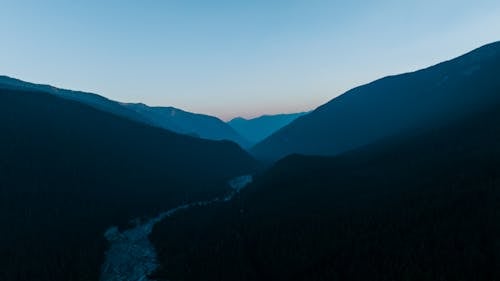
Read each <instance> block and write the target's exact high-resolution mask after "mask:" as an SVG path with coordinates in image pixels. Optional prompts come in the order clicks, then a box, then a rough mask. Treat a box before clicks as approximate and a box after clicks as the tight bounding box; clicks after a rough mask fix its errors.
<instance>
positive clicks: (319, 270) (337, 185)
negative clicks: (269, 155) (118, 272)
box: [153, 103, 500, 281]
mask: <svg viewBox="0 0 500 281" xmlns="http://www.w3.org/2000/svg"><path fill="white" fill-rule="evenodd" d="M499 123H500V103H495V104H491V105H488V106H484V107H483V108H482V109H481V110H478V111H476V112H474V113H471V114H468V115H467V116H463V117H461V118H458V119H456V120H454V121H453V122H451V123H449V124H445V125H443V124H441V125H436V126H429V127H428V128H426V129H423V130H419V131H414V130H411V131H407V132H406V133H404V134H403V133H402V134H400V135H398V136H395V137H391V138H389V139H384V140H382V141H379V142H377V143H374V144H371V145H368V146H365V147H362V148H360V149H357V150H354V151H350V152H348V153H344V154H341V155H338V156H336V157H319V156H299V155H291V156H288V157H286V158H285V159H282V160H280V161H278V162H277V163H276V164H275V165H274V166H273V167H272V168H271V169H270V170H269V171H267V172H265V173H264V174H262V175H261V176H260V177H258V178H257V179H256V181H255V182H254V184H252V185H251V186H250V187H248V188H247V189H245V190H244V191H243V192H242V194H241V195H240V197H239V199H237V200H235V201H233V202H231V203H230V204H223V205H219V206H213V207H208V208H199V209H198V210H190V211H187V212H184V213H182V214H179V215H178V216H175V217H173V218H171V219H169V220H166V221H164V222H162V223H161V224H160V225H158V226H157V227H156V228H155V230H154V232H153V241H154V244H155V245H156V247H157V248H158V252H159V253H160V260H161V262H162V267H161V269H160V270H159V271H158V272H157V275H158V276H159V277H164V278H166V279H167V280H169V279H171V280H177V279H178V280H180V279H182V280H200V279H203V280H219V281H224V280H231V281H237V280H308V281H315V280H360V281H361V280H415V281H417V280H497V279H500V244H499V243H498V237H499V236H500V160H499V159H500V126H499V125H498V124H499Z"/></svg>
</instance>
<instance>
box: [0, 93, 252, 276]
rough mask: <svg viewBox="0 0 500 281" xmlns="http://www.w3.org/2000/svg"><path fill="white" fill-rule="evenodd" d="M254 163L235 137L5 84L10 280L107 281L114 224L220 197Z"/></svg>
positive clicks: (2, 142)
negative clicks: (211, 136) (177, 129)
mask: <svg viewBox="0 0 500 281" xmlns="http://www.w3.org/2000/svg"><path fill="white" fill-rule="evenodd" d="M254 167H255V161H254V159H253V158H252V157H251V156H250V155H248V153H247V152H245V151H244V150H243V149H241V148H240V147H239V146H238V145H237V144H235V143H233V142H230V141H212V140H204V139H199V138H194V137H191V136H187V135H181V134H177V133H173V132H171V131H168V130H164V129H160V128H156V127H152V126H149V125H145V124H143V123H141V122H135V121H132V120H129V119H128V118H123V117H120V116H117V115H115V114H111V113H109V112H107V111H103V110H98V109H95V108H93V107H91V106H88V105H86V104H83V103H81V102H76V101H71V100H68V99H63V98H60V97H58V96H55V95H52V94H48V93H46V92H33V91H19V90H12V89H0V214H1V215H0V225H2V226H5V227H7V229H5V230H4V231H2V233H1V235H0V236H1V239H0V253H2V254H1V255H0V265H1V267H0V268H1V269H0V280H12V281H17V280H39V281H49V280H50V281H56V280H57V281H59V280H61V281H67V280H82V281H83V280H98V278H99V273H100V266H101V264H102V260H103V257H104V253H105V251H106V246H107V245H106V241H105V239H104V232H105V231H106V229H107V228H108V227H110V226H112V225H118V226H120V227H126V226H127V223H128V222H129V220H130V219H132V218H137V217H139V218H140V217H141V216H150V215H152V214H157V213H158V212H160V211H164V210H167V209H170V208H172V207H175V206H177V205H180V204H182V203H184V202H186V201H197V200H200V199H211V198H213V197H215V196H216V195H220V194H222V193H224V192H225V191H226V190H227V189H228V187H227V186H226V182H227V181H228V180H229V179H231V178H233V177H235V176H240V175H243V174H247V173H250V172H252V171H253V169H254Z"/></svg>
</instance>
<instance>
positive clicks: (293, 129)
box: [252, 42, 500, 161]
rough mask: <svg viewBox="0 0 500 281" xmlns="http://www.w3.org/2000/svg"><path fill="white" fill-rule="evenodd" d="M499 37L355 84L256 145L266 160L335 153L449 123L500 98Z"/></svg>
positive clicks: (258, 151) (260, 156) (255, 149)
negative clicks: (406, 70) (424, 66)
mask: <svg viewBox="0 0 500 281" xmlns="http://www.w3.org/2000/svg"><path fill="white" fill-rule="evenodd" d="M499 62H500V42H496V43H492V44H489V45H486V46H484V47H481V48H479V49H476V50H474V51H472V52H470V53H468V54H466V55H463V56H460V57H458V58H456V59H453V60H450V61H447V62H443V63H440V64H438V65H436V66H432V67H429V68H427V69H423V70H420V71H416V72H413V73H406V74H402V75H396V76H389V77H386V78H383V79H380V80H377V81H375V82H372V83H370V84H367V85H364V86H360V87H357V88H355V89H352V90H350V91H348V92H346V93H345V94H343V95H341V96H339V97H337V98H334V99H333V100H332V101H330V102H328V103H327V104H325V105H323V106H320V107H319V108H317V109H316V110H314V111H313V112H311V113H310V114H307V115H306V116H303V117H302V118H298V119H297V120H295V121H294V122H292V123H290V124H289V125H288V126H286V127H284V128H283V129H281V130H279V131H278V132H276V133H274V134H273V135H271V136H270V137H268V138H267V139H265V140H263V141H262V142H260V143H259V144H257V145H256V146H255V147H253V148H252V153H253V154H254V155H255V156H256V157H258V158H260V159H263V160H267V161H276V160H278V159H280V158H282V157H284V156H286V155H289V154H293V153H300V154H306V155H336V154H339V153H342V152H345V151H349V150H352V149H356V148H359V147H361V146H364V145H367V144H370V143H373V142H375V141H378V140H381V139H383V138H386V137H390V136H392V135H397V134H399V133H402V132H404V131H408V130H419V129H422V128H426V127H428V126H434V125H439V124H446V123H448V122H450V121H452V120H455V119H457V118H460V117H461V116H463V115H464V114H467V113H470V112H474V111H478V110H481V108H482V107H483V106H484V105H487V104H490V103H495V102H497V101H498V100H500V95H499V94H498V86H499V84H500V79H498V73H500V63H499Z"/></svg>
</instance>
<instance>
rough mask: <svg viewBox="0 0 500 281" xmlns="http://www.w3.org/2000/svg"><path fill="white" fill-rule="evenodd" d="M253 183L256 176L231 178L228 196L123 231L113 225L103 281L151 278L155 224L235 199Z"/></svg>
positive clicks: (107, 235) (107, 234) (154, 263)
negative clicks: (198, 208)
mask: <svg viewBox="0 0 500 281" xmlns="http://www.w3.org/2000/svg"><path fill="white" fill-rule="evenodd" d="M251 182H252V176H242V177H238V178H235V179H233V180H231V181H229V186H230V187H231V188H232V191H231V192H230V194H228V195H226V196H225V197H221V198H219V197H216V198H214V199H212V200H207V201H200V202H193V203H189V204H184V205H180V206H177V207H175V208H173V209H170V210H168V211H166V212H163V213H161V214H159V215H157V216H156V217H154V218H151V219H148V220H146V221H143V222H142V221H141V222H140V223H137V224H136V225H135V226H134V227H133V228H130V229H127V230H124V231H123V232H120V231H119V230H118V227H116V226H113V227H110V228H109V229H108V230H106V232H105V233H104V236H105V238H106V239H107V240H108V241H109V243H110V247H109V249H108V250H107V251H106V254H105V260H104V264H103V265H102V269H101V277H100V280H101V281H149V280H150V279H149V278H148V275H149V274H151V273H153V272H154V271H155V269H156V268H157V267H158V261H157V256H156V252H155V249H154V247H153V245H152V244H151V242H150V241H149V234H150V233H151V231H152V230H153V227H154V225H155V224H157V223H158V222H160V221H162V220H163V219H165V218H167V217H169V216H171V215H173V214H174V213H176V212H178V211H181V210H185V209H189V208H191V207H194V206H206V205H209V204H213V203H217V202H226V201H229V200H231V199H232V198H233V197H234V195H236V194H237V193H238V192H239V191H240V190H241V189H242V188H244V187H245V186H247V185H248V184H249V183H251Z"/></svg>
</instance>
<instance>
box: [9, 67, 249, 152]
mask: <svg viewBox="0 0 500 281" xmlns="http://www.w3.org/2000/svg"><path fill="white" fill-rule="evenodd" d="M0 89H16V90H28V91H29V90H32V91H40V92H46V93H50V94H52V95H56V96H59V97H62V98H66V99H69V100H73V101H78V102H81V103H84V104H87V105H90V106H92V107H94V108H96V109H99V110H103V111H107V112H109V113H113V114H115V115H118V116H121V117H125V118H128V119H130V120H134V121H138V122H141V123H144V124H148V125H151V126H155V127H159V128H163V129H167V130H171V131H173V132H176V133H180V134H188V135H191V136H197V137H200V138H204V139H210V140H231V141H234V142H236V143H238V144H239V145H240V146H242V147H248V146H249V143H248V141H246V140H245V139H244V138H243V137H241V136H240V135H238V133H236V132H235V131H234V130H233V129H232V128H231V127H230V126H228V125H227V124H226V123H224V122H223V121H222V120H220V119H218V118H216V117H212V116H208V115H201V114H194V113H189V112H186V111H182V110H180V109H176V108H172V107H149V106H146V105H144V104H130V103H120V102H116V101H113V100H110V99H107V98H105V97H102V96H99V95H96V94H92V93H86V92H80V91H71V90H64V89H59V88H56V87H53V86H49V85H39V84H33V83H29V82H24V81H21V80H18V79H14V78H10V77H7V76H0Z"/></svg>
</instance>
